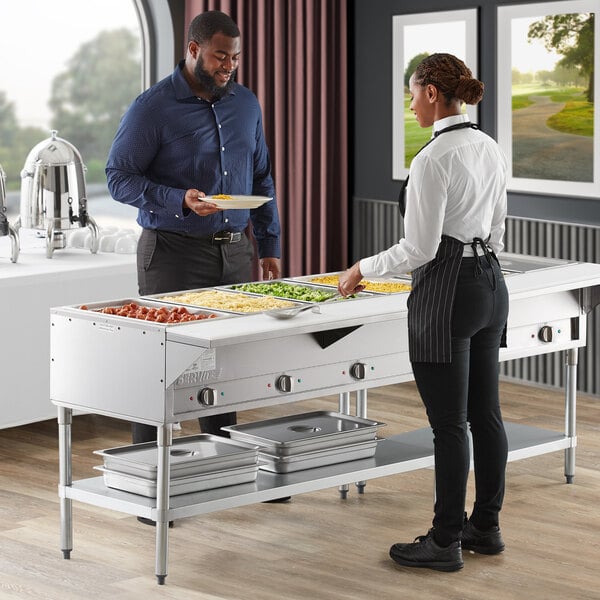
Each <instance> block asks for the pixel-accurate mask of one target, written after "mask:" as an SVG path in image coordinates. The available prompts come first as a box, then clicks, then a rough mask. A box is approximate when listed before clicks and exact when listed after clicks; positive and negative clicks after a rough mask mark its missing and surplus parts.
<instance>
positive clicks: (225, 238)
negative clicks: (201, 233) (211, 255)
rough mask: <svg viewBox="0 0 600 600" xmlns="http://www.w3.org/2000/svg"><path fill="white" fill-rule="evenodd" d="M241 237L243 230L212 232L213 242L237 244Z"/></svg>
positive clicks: (211, 239)
mask: <svg viewBox="0 0 600 600" xmlns="http://www.w3.org/2000/svg"><path fill="white" fill-rule="evenodd" d="M241 239H242V232H241V231H217V233H213V234H212V236H211V238H210V241H211V243H212V244H235V243H236V242H239V241H240V240H241Z"/></svg>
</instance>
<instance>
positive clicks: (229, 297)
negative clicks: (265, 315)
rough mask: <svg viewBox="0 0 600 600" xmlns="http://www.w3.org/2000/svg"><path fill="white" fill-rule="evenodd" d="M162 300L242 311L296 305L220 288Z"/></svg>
mask: <svg viewBox="0 0 600 600" xmlns="http://www.w3.org/2000/svg"><path fill="white" fill-rule="evenodd" d="M161 300H164V301H165V302H177V303H179V304H193V305H194V306H204V307H206V308H214V309H221V310H228V311H230V312H241V313H253V312H261V311H263V310H271V309H273V308H289V307H291V306H294V303H293V302H289V301H287V300H279V299H278V298H273V297H270V296H265V297H259V296H248V295H246V294H234V293H231V292H221V291H218V290H207V291H205V292H186V293H185V294H178V295H176V296H162V297H161Z"/></svg>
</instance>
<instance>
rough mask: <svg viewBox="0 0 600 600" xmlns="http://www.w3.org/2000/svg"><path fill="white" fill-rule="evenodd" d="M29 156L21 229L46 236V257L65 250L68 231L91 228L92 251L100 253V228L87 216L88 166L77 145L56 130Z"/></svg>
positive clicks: (24, 173) (23, 185)
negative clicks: (32, 230)
mask: <svg viewBox="0 0 600 600" xmlns="http://www.w3.org/2000/svg"><path fill="white" fill-rule="evenodd" d="M51 133H52V135H51V137H49V138H48V139H47V140H44V141H43V142H40V143H39V144H37V145H36V146H35V147H34V148H33V149H32V150H31V152H30V153H29V155H28V156H27V160H26V161H25V166H24V168H23V170H22V171H21V211H20V217H19V221H20V222H19V227H24V228H26V229H37V230H39V231H43V232H45V235H46V256H47V257H48V258H52V254H53V252H54V250H57V249H62V248H65V246H66V236H65V232H66V231H68V230H69V229H76V228H78V227H87V228H89V230H90V232H91V243H90V250H91V252H92V254H96V252H98V226H97V225H96V223H95V221H94V220H93V219H92V217H90V216H89V215H88V213H87V196H86V189H85V166H84V164H83V161H82V159H81V154H79V151H78V150H77V148H75V146H73V145H72V144H70V143H69V142H67V140H63V139H62V138H59V137H57V133H58V132H57V131H52V132H51Z"/></svg>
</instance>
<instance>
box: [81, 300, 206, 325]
mask: <svg viewBox="0 0 600 600" xmlns="http://www.w3.org/2000/svg"><path fill="white" fill-rule="evenodd" d="M79 308H80V309H81V310H89V307H88V306H86V305H85V304H82V305H81V306H80V307H79ZM94 312H98V313H102V314H105V315H117V316H119V317H129V318H131V319H141V320H143V321H153V322H155V323H186V322H188V321H200V320H202V319H214V318H215V317H216V316H217V315H215V314H206V313H198V314H192V313H190V312H189V311H188V309H187V308H186V307H185V306H176V307H173V308H168V307H166V306H161V307H160V308H156V307H148V306H140V305H139V304H136V303H135V302H129V303H128V304H123V305H122V306H105V307H104V308H100V309H98V310H95V311H94Z"/></svg>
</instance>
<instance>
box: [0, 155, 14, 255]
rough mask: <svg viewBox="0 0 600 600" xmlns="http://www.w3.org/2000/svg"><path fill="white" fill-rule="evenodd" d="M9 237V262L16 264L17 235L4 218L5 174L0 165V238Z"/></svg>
mask: <svg viewBox="0 0 600 600" xmlns="http://www.w3.org/2000/svg"><path fill="white" fill-rule="evenodd" d="M6 235H9V236H10V260H11V261H12V262H17V259H18V258H19V234H18V233H17V230H16V229H14V228H13V227H11V225H10V223H9V222H8V219H7V217H6V173H4V169H3V168H2V165H0V237H4V236H6Z"/></svg>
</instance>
